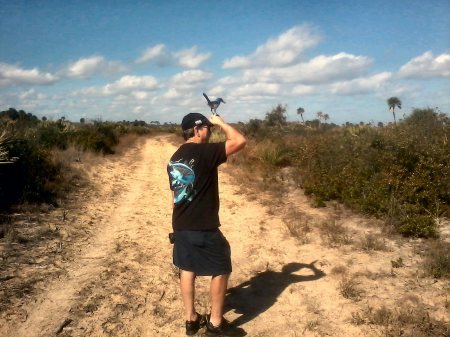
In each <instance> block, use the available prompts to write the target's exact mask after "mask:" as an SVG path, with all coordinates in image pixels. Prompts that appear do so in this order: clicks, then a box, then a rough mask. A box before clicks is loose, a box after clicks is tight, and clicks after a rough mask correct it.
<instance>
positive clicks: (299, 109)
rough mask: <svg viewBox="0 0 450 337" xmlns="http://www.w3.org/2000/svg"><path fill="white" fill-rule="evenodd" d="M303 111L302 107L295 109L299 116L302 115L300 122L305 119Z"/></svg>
mask: <svg viewBox="0 0 450 337" xmlns="http://www.w3.org/2000/svg"><path fill="white" fill-rule="evenodd" d="M304 113H305V109H303V108H298V109H297V115H300V117H302V122H303V123H305V120H304V119H303V114H304Z"/></svg>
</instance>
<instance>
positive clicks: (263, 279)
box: [225, 261, 325, 326]
mask: <svg viewBox="0 0 450 337" xmlns="http://www.w3.org/2000/svg"><path fill="white" fill-rule="evenodd" d="M316 262H317V261H314V262H311V263H310V264H305V263H296V262H292V263H288V264H286V265H285V266H283V268H282V271H281V272H275V271H271V270H266V271H263V272H260V273H258V274H257V275H256V276H253V277H252V278H251V279H250V280H248V281H246V282H244V283H241V284H240V285H238V286H236V287H233V288H230V289H228V291H227V297H226V305H225V311H226V312H228V311H230V310H235V312H236V313H237V314H242V315H241V316H240V317H238V318H237V319H236V320H234V321H233V322H232V323H233V325H235V326H239V325H242V324H244V323H247V322H249V321H251V320H252V319H254V318H255V317H257V316H258V315H260V314H261V313H263V312H264V311H266V310H267V309H269V308H270V307H271V306H272V305H274V304H275V302H276V301H277V298H278V296H279V295H280V294H281V293H282V292H283V291H284V290H285V289H286V288H287V287H288V286H289V285H291V284H293V283H297V282H306V281H314V280H318V279H320V278H322V277H323V276H325V273H324V272H322V271H321V270H319V269H317V268H316V267H315V266H314V263H316ZM304 268H305V269H309V270H310V271H311V272H312V274H311V275H296V274H293V273H295V272H297V271H299V270H301V269H304Z"/></svg>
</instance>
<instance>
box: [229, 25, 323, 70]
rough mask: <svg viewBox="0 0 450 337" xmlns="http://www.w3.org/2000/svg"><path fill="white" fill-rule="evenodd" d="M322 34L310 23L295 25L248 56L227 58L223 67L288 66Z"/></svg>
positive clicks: (316, 42)
mask: <svg viewBox="0 0 450 337" xmlns="http://www.w3.org/2000/svg"><path fill="white" fill-rule="evenodd" d="M320 40H321V36H320V35H319V34H318V33H317V31H316V29H314V28H313V27H312V26H310V25H302V26H295V27H293V28H291V29H289V30H288V31H286V32H284V33H282V34H281V35H279V36H278V37H276V38H272V39H269V40H267V42H266V43H265V44H263V45H261V46H259V47H258V48H257V49H256V51H255V52H253V53H252V54H250V55H248V56H234V57H232V58H231V59H227V60H225V62H224V63H223V68H225V69H232V68H240V69H243V68H249V67H264V66H276V67H278V66H287V65H290V64H293V63H295V62H297V61H298V59H299V57H300V56H301V54H302V53H303V52H304V51H305V50H306V49H308V48H312V47H314V46H316V45H317V44H318V43H319V42H320Z"/></svg>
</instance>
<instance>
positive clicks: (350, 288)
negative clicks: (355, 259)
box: [339, 275, 364, 302]
mask: <svg viewBox="0 0 450 337" xmlns="http://www.w3.org/2000/svg"><path fill="white" fill-rule="evenodd" d="M339 292H340V293H341V295H342V296H343V297H344V298H346V299H349V300H352V301H355V302H356V301H360V300H361V298H362V295H363V294H364V290H362V289H361V288H360V283H359V282H358V281H357V280H356V278H355V277H354V276H348V275H344V276H343V277H342V279H341V281H340V282H339Z"/></svg>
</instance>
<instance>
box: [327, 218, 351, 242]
mask: <svg viewBox="0 0 450 337" xmlns="http://www.w3.org/2000/svg"><path fill="white" fill-rule="evenodd" d="M319 230H320V235H321V237H322V240H323V241H324V242H325V244H326V245H327V246H329V247H340V246H342V245H349V244H351V243H352V237H351V235H350V234H349V233H348V230H347V228H346V227H345V226H344V225H342V223H340V222H339V221H338V220H336V219H329V220H327V221H325V222H323V223H322V224H321V225H320V226H319Z"/></svg>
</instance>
